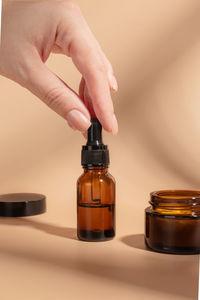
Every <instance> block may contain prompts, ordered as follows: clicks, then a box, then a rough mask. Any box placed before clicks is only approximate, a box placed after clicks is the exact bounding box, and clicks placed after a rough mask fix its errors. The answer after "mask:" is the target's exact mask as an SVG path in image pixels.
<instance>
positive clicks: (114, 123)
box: [112, 114, 118, 135]
mask: <svg viewBox="0 0 200 300" xmlns="http://www.w3.org/2000/svg"><path fill="white" fill-rule="evenodd" d="M112 123H113V124H112V134H113V135H116V134H117V133H118V122H117V118H116V116H115V114H113V122H112Z"/></svg>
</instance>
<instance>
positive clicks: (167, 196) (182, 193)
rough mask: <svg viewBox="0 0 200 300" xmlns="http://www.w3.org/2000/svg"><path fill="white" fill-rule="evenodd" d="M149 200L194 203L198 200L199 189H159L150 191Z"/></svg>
mask: <svg viewBox="0 0 200 300" xmlns="http://www.w3.org/2000/svg"><path fill="white" fill-rule="evenodd" d="M150 196H151V202H153V203H156V202H164V203H174V202H176V203H194V202H200V190H160V191H154V192H151V193H150Z"/></svg>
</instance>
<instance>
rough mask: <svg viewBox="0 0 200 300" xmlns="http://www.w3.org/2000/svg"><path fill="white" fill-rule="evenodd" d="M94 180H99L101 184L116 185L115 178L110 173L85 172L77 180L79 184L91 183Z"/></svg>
mask: <svg viewBox="0 0 200 300" xmlns="http://www.w3.org/2000/svg"><path fill="white" fill-rule="evenodd" d="M94 178H96V179H97V178H98V179H99V180H100V181H101V182H105V183H110V184H115V178H114V177H113V176H112V175H111V174H110V173H109V172H106V173H103V172H84V173H82V174H81V175H80V176H79V178H78V179H77V184H80V183H84V182H85V183H86V182H87V183H88V182H91V181H92V180H93V179H94Z"/></svg>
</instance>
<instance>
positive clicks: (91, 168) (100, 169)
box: [83, 166, 108, 174]
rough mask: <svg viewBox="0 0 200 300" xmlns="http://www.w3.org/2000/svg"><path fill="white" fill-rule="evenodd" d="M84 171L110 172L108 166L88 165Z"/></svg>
mask: <svg viewBox="0 0 200 300" xmlns="http://www.w3.org/2000/svg"><path fill="white" fill-rule="evenodd" d="M83 169H84V173H90V172H95V173H101V174H102V173H103V174H105V173H107V172H108V166H87V167H85V166H84V167H83Z"/></svg>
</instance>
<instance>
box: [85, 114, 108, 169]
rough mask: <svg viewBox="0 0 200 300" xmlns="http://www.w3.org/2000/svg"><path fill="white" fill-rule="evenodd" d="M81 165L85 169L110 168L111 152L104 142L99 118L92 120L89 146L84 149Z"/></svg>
mask: <svg viewBox="0 0 200 300" xmlns="http://www.w3.org/2000/svg"><path fill="white" fill-rule="evenodd" d="M81 164H82V166H83V167H89V166H108V165H109V151H108V147H107V146H106V145H104V144H103V141H102V126H101V124H100V122H99V120H98V119H97V118H92V119H91V126H90V128H89V129H88V140H87V144H86V145H85V146H83V147H82V153H81Z"/></svg>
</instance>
